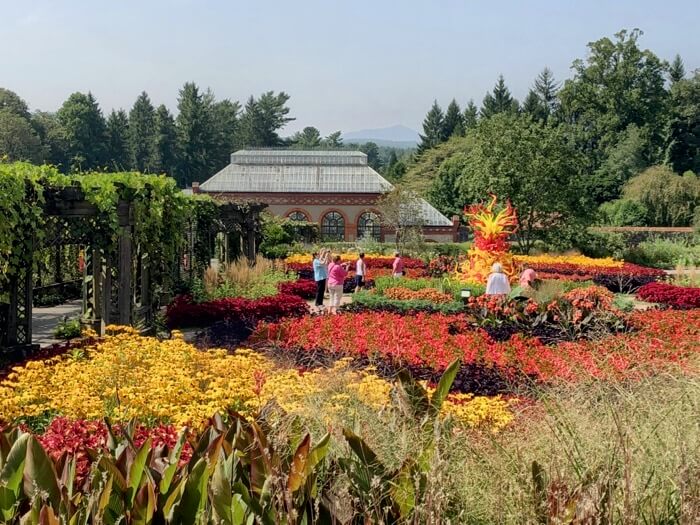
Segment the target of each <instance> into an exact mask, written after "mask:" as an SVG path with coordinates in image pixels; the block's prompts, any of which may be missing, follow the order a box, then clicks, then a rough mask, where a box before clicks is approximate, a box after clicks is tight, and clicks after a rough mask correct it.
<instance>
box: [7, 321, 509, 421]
mask: <svg viewBox="0 0 700 525" xmlns="http://www.w3.org/2000/svg"><path fill="white" fill-rule="evenodd" d="M391 391H392V384H391V383H390V382H388V381H386V380H384V379H382V378H380V377H378V376H377V375H376V374H374V373H373V372H372V371H371V370H356V369H355V368H354V367H353V366H351V361H350V360H341V361H338V362H337V363H336V364H335V365H334V366H333V367H331V368H329V369H323V368H319V369H315V370H310V371H304V370H297V369H295V368H285V367H282V366H279V365H278V364H277V363H275V361H273V360H272V359H270V358H268V357H265V356H263V355H262V354H259V353H256V352H254V351H252V350H248V349H239V350H237V351H236V352H234V353H233V354H231V353H227V352H226V351H224V350H217V349H214V350H209V351H199V350H197V349H196V348H195V347H194V346H192V345H191V344H189V343H187V342H185V341H184V340H183V339H182V338H181V337H179V336H178V335H177V333H176V334H175V337H173V338H172V339H169V340H164V341H161V340H158V339H156V338H153V337H142V336H140V335H138V334H137V333H136V331H134V330H133V329H130V328H125V327H117V328H114V329H113V335H110V336H108V337H106V338H104V339H103V340H100V341H98V342H97V343H95V344H93V345H91V346H88V347H86V348H84V349H81V350H76V351H73V352H72V353H69V354H64V355H61V356H56V357H52V358H50V359H46V360H37V361H29V362H27V363H26V364H24V365H23V366H17V367H14V368H13V369H12V372H11V373H10V374H9V375H8V376H7V377H6V378H5V380H3V381H2V383H0V419H1V420H4V421H5V422H11V421H15V420H17V419H23V420H32V418H47V417H50V415H51V414H59V415H62V416H65V417H68V418H71V419H87V420H90V419H100V418H102V417H105V416H106V417H110V418H112V419H114V420H115V421H126V420H129V419H131V418H138V419H139V420H140V421H145V422H153V423H156V422H159V423H171V424H174V425H184V424H189V425H193V426H194V427H195V428H199V427H200V426H201V425H202V424H203V423H204V422H205V421H206V420H207V419H208V418H210V417H211V416H212V415H213V414H215V413H217V412H220V413H225V412H226V411H227V410H236V411H239V412H241V413H243V414H252V413H254V412H256V411H257V410H259V409H260V408H261V407H262V406H263V405H265V404H266V403H267V402H269V401H271V400H275V401H276V402H277V403H278V404H279V405H280V406H281V407H282V408H283V409H284V410H285V411H287V412H289V413H292V414H298V415H300V416H302V417H305V416H308V415H309V414H311V413H315V412H319V413H321V414H324V415H325V417H326V419H327V422H328V424H332V423H333V421H334V420H335V418H336V416H337V414H338V413H343V412H346V411H347V412H350V413H352V411H353V410H356V408H357V406H358V405H360V404H362V405H366V406H367V407H369V408H370V409H372V410H381V409H382V408H383V407H385V406H387V405H389V401H390V393H391ZM512 403H513V402H512V401H511V400H507V399H504V398H501V397H498V396H495V397H488V398H487V397H481V396H466V397H465V396H463V395H455V396H451V397H450V398H448V399H447V401H446V403H445V405H444V407H443V412H444V415H445V416H449V415H451V416H453V417H454V418H455V419H457V420H458V422H459V423H460V424H461V425H463V426H465V427H468V428H482V427H483V428H488V429H492V430H500V429H502V428H504V427H505V426H507V425H508V424H509V423H510V422H511V420H512V419H513V412H512V410H511V407H512Z"/></svg>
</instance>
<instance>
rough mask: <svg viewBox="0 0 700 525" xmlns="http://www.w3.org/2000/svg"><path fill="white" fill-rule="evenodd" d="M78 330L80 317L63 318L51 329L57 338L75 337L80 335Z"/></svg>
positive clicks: (79, 328) (79, 329)
mask: <svg viewBox="0 0 700 525" xmlns="http://www.w3.org/2000/svg"><path fill="white" fill-rule="evenodd" d="M80 332H81V327H80V319H78V318H74V319H68V318H64V319H63V321H61V322H60V323H59V324H58V326H57V327H56V329H55V330H54V331H53V335H54V336H55V337H56V338H57V339H75V338H76V337H80Z"/></svg>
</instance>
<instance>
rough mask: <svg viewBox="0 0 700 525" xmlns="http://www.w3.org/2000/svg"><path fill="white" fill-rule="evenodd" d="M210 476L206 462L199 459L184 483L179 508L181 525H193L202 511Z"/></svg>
mask: <svg viewBox="0 0 700 525" xmlns="http://www.w3.org/2000/svg"><path fill="white" fill-rule="evenodd" d="M210 475H211V469H210V468H209V466H208V465H207V463H206V461H205V460H204V459H203V458H200V459H199V460H198V461H197V463H196V464H195V465H194V467H192V471H191V472H190V474H189V476H188V478H187V481H186V482H185V490H184V492H183V494H182V500H181V502H180V507H179V510H180V516H181V520H182V523H195V522H196V520H197V516H198V515H199V514H200V513H201V512H202V511H203V510H204V506H205V505H206V502H207V483H208V482H209V476H210Z"/></svg>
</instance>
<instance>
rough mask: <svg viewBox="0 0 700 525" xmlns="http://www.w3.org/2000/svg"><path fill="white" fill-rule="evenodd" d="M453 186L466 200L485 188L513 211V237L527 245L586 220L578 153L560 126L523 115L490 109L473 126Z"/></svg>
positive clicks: (573, 231) (568, 234) (572, 233)
mask: <svg viewBox="0 0 700 525" xmlns="http://www.w3.org/2000/svg"><path fill="white" fill-rule="evenodd" d="M471 135H472V140H473V146H472V147H471V148H470V149H469V150H468V151H467V152H466V153H465V154H464V155H463V156H462V157H461V171H462V173H461V175H460V176H459V178H458V179H457V186H458V191H459V195H460V197H461V200H462V201H463V202H465V203H472V202H478V201H480V200H483V199H484V198H485V196H486V195H488V194H489V193H495V194H496V195H498V196H499V197H500V198H502V199H510V201H511V202H512V203H513V205H514V206H515V208H516V209H517V211H518V219H519V229H518V232H517V239H518V241H519V244H520V246H521V247H522V248H523V249H524V251H526V252H527V251H529V250H530V248H532V246H533V245H534V242H535V241H536V240H538V239H541V240H545V241H549V242H561V241H562V240H568V239H571V238H575V237H576V236H578V235H579V234H580V232H581V231H582V230H583V228H584V227H585V225H586V224H587V223H588V222H589V221H590V220H591V214H590V213H589V211H588V210H589V209H590V202H589V201H588V198H587V195H586V193H585V192H584V191H583V177H582V169H583V159H582V158H581V155H580V154H578V153H577V152H576V151H575V150H574V149H573V148H572V147H571V145H570V143H569V141H568V139H567V136H566V135H565V133H564V132H563V130H562V129H561V128H559V127H554V126H553V125H550V124H542V123H539V122H533V121H532V120H531V119H530V118H528V117H518V116H511V115H508V114H499V115H495V116H493V117H491V118H489V119H485V120H482V121H481V122H480V124H479V127H478V128H477V129H476V130H474V131H472V133H471Z"/></svg>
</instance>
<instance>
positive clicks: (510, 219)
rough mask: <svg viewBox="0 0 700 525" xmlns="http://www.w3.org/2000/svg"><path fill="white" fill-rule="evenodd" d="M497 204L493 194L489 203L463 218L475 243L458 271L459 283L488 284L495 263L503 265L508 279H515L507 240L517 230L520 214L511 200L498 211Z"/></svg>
mask: <svg viewBox="0 0 700 525" xmlns="http://www.w3.org/2000/svg"><path fill="white" fill-rule="evenodd" d="M497 202H498V198H497V197H496V195H493V194H491V200H490V201H489V203H488V204H475V205H472V206H469V207H468V208H465V209H464V216H465V217H466V218H467V222H468V223H469V226H470V227H471V229H472V231H473V232H474V244H473V245H472V247H471V248H470V249H469V251H468V252H467V260H466V261H465V262H463V263H462V264H461V265H460V266H459V267H458V268H457V279H459V280H460V281H463V282H474V283H482V284H485V283H486V279H487V278H488V275H489V273H490V272H491V266H492V265H493V263H495V262H499V263H501V265H502V266H503V272H504V273H505V274H506V275H507V276H508V278H509V279H511V280H512V279H514V278H515V277H516V265H515V262H514V261H513V255H512V254H511V253H510V243H509V242H508V237H509V236H510V235H512V234H513V233H515V231H517V229H518V215H517V213H516V211H515V208H513V206H512V205H511V203H510V201H508V202H506V206H505V207H504V208H502V209H500V210H498V211H497V207H496V203H497Z"/></svg>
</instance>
